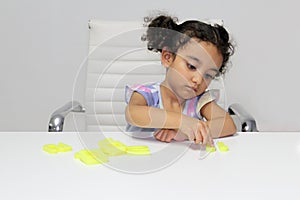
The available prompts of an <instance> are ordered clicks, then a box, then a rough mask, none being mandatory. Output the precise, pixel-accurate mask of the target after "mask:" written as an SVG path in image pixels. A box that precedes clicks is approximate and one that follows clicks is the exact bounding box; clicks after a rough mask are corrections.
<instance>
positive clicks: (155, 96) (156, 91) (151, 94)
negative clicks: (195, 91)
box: [125, 82, 213, 132]
mask: <svg viewBox="0 0 300 200" xmlns="http://www.w3.org/2000/svg"><path fill="white" fill-rule="evenodd" d="M160 84H161V83H160V82H157V83H150V84H146V85H142V84H135V85H133V86H128V85H127V86H126V88H125V101H126V103H127V104H128V103H129V100H130V98H131V96H132V94H133V92H138V93H139V94H141V95H142V96H143V97H144V98H145V100H146V101H147V104H148V106H151V107H155V108H160V109H163V104H162V99H161V93H160ZM203 94H206V92H204V93H202V94H200V95H199V96H196V97H194V98H192V99H188V100H187V101H186V103H185V105H184V108H183V111H182V113H183V114H185V115H187V116H190V117H194V118H197V119H202V116H201V114H200V108H199V106H198V107H197V105H198V104H199V103H198V102H199V100H200V98H201V97H202V96H203ZM212 100H213V99H210V100H209V101H207V102H205V103H203V102H202V103H201V105H202V106H203V105H205V104H206V103H208V102H210V101H212ZM202 106H201V107H202ZM197 110H198V112H197ZM155 130H156V129H155V128H141V127H136V126H132V125H130V124H127V127H126V131H128V132H133V131H134V132H136V131H148V132H153V131H155Z"/></svg>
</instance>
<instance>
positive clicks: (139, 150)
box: [126, 146, 151, 155]
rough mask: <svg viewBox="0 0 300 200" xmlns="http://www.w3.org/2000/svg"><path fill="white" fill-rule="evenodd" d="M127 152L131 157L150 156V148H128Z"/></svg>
mask: <svg viewBox="0 0 300 200" xmlns="http://www.w3.org/2000/svg"><path fill="white" fill-rule="evenodd" d="M126 152H127V153H128V154H129V155H150V154H151V152H150V150H149V147H148V146H128V147H127V149H126Z"/></svg>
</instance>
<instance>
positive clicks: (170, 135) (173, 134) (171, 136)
mask: <svg viewBox="0 0 300 200" xmlns="http://www.w3.org/2000/svg"><path fill="white" fill-rule="evenodd" d="M175 135H176V132H175V131H174V130H170V131H169V132H168V135H167V138H166V142H171V140H172V139H173V138H174V137H175Z"/></svg>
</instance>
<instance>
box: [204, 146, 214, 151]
mask: <svg viewBox="0 0 300 200" xmlns="http://www.w3.org/2000/svg"><path fill="white" fill-rule="evenodd" d="M206 151H207V152H215V151H216V147H214V146H209V145H206Z"/></svg>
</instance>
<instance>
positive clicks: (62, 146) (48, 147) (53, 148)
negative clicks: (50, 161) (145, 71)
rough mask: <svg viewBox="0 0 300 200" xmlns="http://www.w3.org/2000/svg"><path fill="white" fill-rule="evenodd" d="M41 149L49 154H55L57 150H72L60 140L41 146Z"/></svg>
mask: <svg viewBox="0 0 300 200" xmlns="http://www.w3.org/2000/svg"><path fill="white" fill-rule="evenodd" d="M43 150H44V151H46V152H47V153H51V154H56V153H59V152H67V151H72V147H71V146H69V145H67V144H64V143H62V142H60V143H58V145H56V144H46V145H44V146H43Z"/></svg>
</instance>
